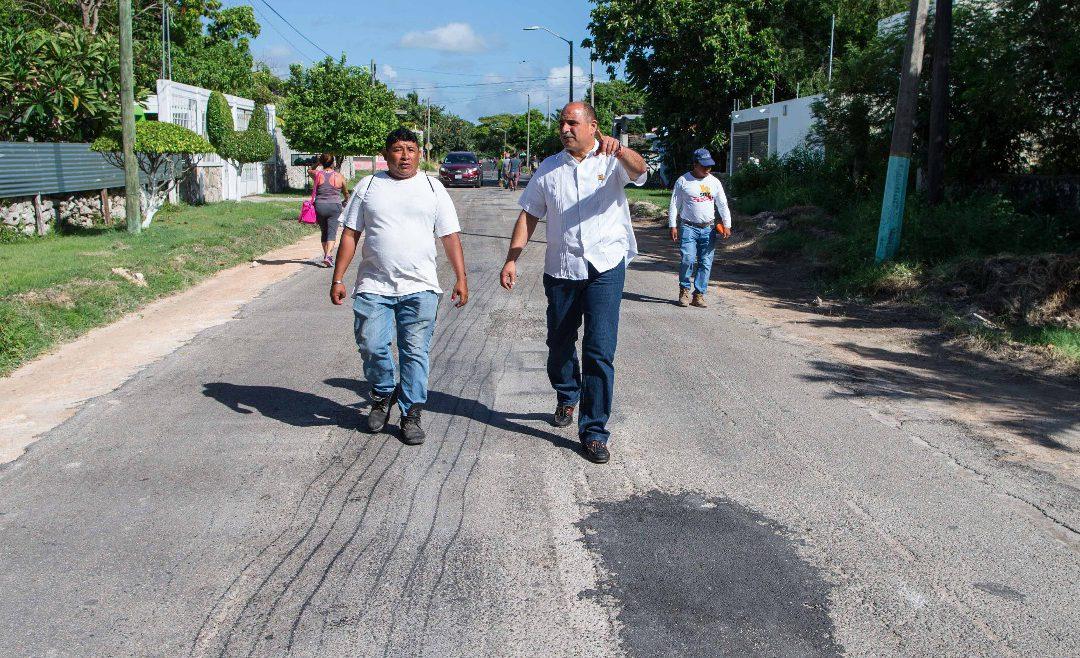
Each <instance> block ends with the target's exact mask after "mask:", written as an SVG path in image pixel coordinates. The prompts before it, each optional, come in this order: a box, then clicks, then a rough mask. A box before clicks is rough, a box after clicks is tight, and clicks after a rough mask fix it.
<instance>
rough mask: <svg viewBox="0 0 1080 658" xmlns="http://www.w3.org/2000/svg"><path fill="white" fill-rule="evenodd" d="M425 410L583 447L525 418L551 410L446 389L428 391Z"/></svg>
mask: <svg viewBox="0 0 1080 658" xmlns="http://www.w3.org/2000/svg"><path fill="white" fill-rule="evenodd" d="M323 383H325V384H328V385H330V386H335V387H337V388H343V389H345V390H347V391H353V392H354V393H357V394H358V395H361V396H366V394H367V391H368V384H367V382H362V381H358V380H355V379H347V378H344V377H332V378H330V379H327V380H325V381H324V382H323ZM424 410H425V411H429V412H431V413H438V414H445V415H447V416H457V417H459V418H467V419H469V420H472V421H475V422H477V423H483V424H484V425H489V426H491V427H494V428H496V429H500V430H504V431H506V432H511V433H515V434H524V435H526V436H531V437H534V438H537V439H543V440H544V441H547V442H548V443H550V444H552V445H553V446H556V447H559V448H566V449H568V450H573V451H575V452H577V451H578V449H579V444H578V442H577V441H573V440H571V439H568V438H567V437H565V436H561V435H559V434H555V433H554V432H548V431H545V430H543V429H541V428H539V427H534V426H532V425H526V424H524V423H525V422H543V423H545V424H546V423H548V422H550V420H551V414H549V413H526V414H515V413H507V412H505V411H498V410H496V409H492V408H491V407H489V406H487V405H486V404H484V403H483V402H480V401H479V400H469V399H466V398H462V397H458V396H456V395H453V394H450V393H443V392H442V391H428V401H427V404H425V405H424Z"/></svg>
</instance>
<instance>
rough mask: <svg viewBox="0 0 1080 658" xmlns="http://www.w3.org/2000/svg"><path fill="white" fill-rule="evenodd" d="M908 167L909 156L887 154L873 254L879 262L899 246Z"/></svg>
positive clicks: (889, 255)
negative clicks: (883, 193) (883, 194)
mask: <svg viewBox="0 0 1080 658" xmlns="http://www.w3.org/2000/svg"><path fill="white" fill-rule="evenodd" d="M910 167H911V158H910V157H905V156H901V155H890V156H889V170H888V172H887V173H886V174H885V197H884V198H883V199H882V200H881V223H880V224H879V225H878V236H877V251H876V252H875V254H874V260H876V261H877V262H879V263H880V262H881V261H883V260H889V259H890V258H892V257H893V256H895V255H896V250H897V249H899V248H900V229H901V227H902V226H903V223H904V200H905V198H906V197H907V177H908V169H909V168H910Z"/></svg>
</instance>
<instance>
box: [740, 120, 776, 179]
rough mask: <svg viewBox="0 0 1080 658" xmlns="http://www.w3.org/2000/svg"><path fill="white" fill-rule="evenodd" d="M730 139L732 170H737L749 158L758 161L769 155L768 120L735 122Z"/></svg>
mask: <svg viewBox="0 0 1080 658" xmlns="http://www.w3.org/2000/svg"><path fill="white" fill-rule="evenodd" d="M733 132H734V134H733V135H732V139H731V150H732V155H733V157H732V160H733V163H732V164H733V165H734V166H733V170H734V171H738V170H739V168H740V167H742V166H743V165H744V164H746V163H747V161H749V160H750V158H755V159H756V160H758V161H761V160H764V159H765V158H766V157H768V155H769V120H768V119H758V120H755V121H743V122H742V123H736V124H735V126H734V130H733Z"/></svg>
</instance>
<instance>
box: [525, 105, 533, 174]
mask: <svg viewBox="0 0 1080 658" xmlns="http://www.w3.org/2000/svg"><path fill="white" fill-rule="evenodd" d="M531 157H532V94H525V164H528V163H529V162H531V160H530V158H531Z"/></svg>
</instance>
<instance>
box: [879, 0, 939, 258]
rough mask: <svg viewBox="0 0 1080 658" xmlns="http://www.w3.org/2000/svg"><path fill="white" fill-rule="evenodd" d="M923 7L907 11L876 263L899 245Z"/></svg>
mask: <svg viewBox="0 0 1080 658" xmlns="http://www.w3.org/2000/svg"><path fill="white" fill-rule="evenodd" d="M926 5H927V0H911V8H910V9H909V10H908V21H907V43H906V44H905V45H904V59H903V61H902V62H901V68H900V93H899V94H898V95H897V98H896V118H895V119H894V120H893V133H892V145H891V146H890V147H889V168H888V170H887V171H886V173H885V194H884V196H883V198H882V200H881V222H880V224H879V226H878V239H877V250H876V252H875V255H874V260H875V261H877V262H878V263H880V262H882V261H885V260H889V259H890V258H892V257H893V256H895V255H896V250H897V248H898V247H899V246H900V229H901V226H902V224H903V221H904V201H905V200H906V197H907V179H908V169H910V167H911V133H912V130H913V126H912V124H913V122H914V119H915V104H916V101H917V100H918V83H919V74H920V73H921V72H922V59H923V45H924V40H925V36H926Z"/></svg>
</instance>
